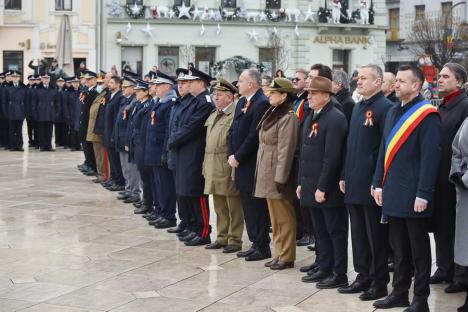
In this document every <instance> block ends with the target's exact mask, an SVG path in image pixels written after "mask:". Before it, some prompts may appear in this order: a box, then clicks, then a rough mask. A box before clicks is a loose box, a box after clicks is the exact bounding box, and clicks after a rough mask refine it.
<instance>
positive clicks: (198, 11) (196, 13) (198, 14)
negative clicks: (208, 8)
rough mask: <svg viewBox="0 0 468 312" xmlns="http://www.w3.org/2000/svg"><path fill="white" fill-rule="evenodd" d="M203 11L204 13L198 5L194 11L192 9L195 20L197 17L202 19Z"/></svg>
mask: <svg viewBox="0 0 468 312" xmlns="http://www.w3.org/2000/svg"><path fill="white" fill-rule="evenodd" d="M202 13H203V11H200V10H199V9H198V6H196V7H195V9H193V11H192V15H193V20H196V19H197V18H198V19H200V17H201V15H202Z"/></svg>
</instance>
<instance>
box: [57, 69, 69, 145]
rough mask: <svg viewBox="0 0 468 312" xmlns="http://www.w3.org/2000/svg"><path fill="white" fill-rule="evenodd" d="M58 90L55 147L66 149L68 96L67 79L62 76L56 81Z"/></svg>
mask: <svg viewBox="0 0 468 312" xmlns="http://www.w3.org/2000/svg"><path fill="white" fill-rule="evenodd" d="M55 85H56V88H57V109H56V112H55V122H54V130H55V146H63V147H66V143H65V137H66V133H65V119H66V114H67V108H68V107H67V94H66V92H65V91H66V88H65V79H64V78H63V77H62V76H60V77H58V78H57V80H56V81H55Z"/></svg>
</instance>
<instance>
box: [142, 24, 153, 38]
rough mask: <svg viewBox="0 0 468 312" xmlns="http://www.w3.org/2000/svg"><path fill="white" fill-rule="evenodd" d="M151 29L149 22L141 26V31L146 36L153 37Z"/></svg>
mask: <svg viewBox="0 0 468 312" xmlns="http://www.w3.org/2000/svg"><path fill="white" fill-rule="evenodd" d="M153 29H154V28H152V27H151V26H150V24H149V23H146V27H145V28H142V29H141V31H142V32H144V33H145V35H146V36H147V37H153Z"/></svg>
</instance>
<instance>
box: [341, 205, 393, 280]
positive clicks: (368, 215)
mask: <svg viewBox="0 0 468 312" xmlns="http://www.w3.org/2000/svg"><path fill="white" fill-rule="evenodd" d="M347 207H348V212H349V220H350V223H351V242H352V246H353V264H354V270H355V271H356V273H358V275H357V277H356V280H357V281H360V282H365V281H372V284H373V286H376V287H386V286H387V284H388V282H389V281H390V276H389V273H388V265H387V259H388V247H389V243H388V225H386V224H381V223H380V217H381V209H380V207H378V206H377V205H371V206H367V205H347Z"/></svg>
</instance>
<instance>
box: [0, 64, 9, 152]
mask: <svg viewBox="0 0 468 312" xmlns="http://www.w3.org/2000/svg"><path fill="white" fill-rule="evenodd" d="M2 76H3V77H4V79H2V80H3V82H2V84H1V88H0V91H1V92H0V144H1V146H2V147H4V148H5V149H9V148H10V144H9V136H8V133H9V132H8V105H7V104H8V103H7V101H6V94H7V89H8V88H9V87H10V85H11V73H10V71H7V72H5V73H3V75H2Z"/></svg>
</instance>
